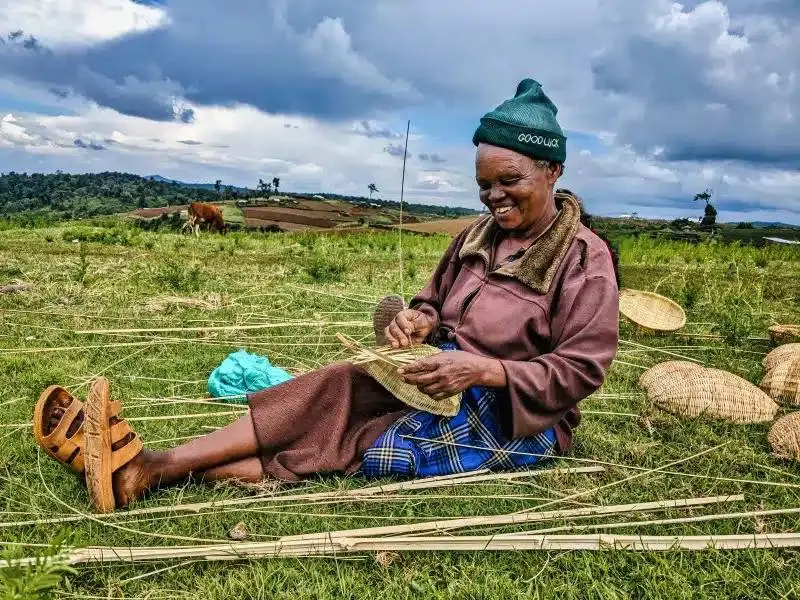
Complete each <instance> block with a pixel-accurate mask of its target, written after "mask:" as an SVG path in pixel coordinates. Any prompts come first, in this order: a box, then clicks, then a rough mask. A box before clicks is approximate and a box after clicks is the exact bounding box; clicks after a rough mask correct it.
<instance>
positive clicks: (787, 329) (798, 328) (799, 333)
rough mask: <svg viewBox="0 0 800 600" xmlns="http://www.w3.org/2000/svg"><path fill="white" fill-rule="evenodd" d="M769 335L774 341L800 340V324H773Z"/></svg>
mask: <svg viewBox="0 0 800 600" xmlns="http://www.w3.org/2000/svg"><path fill="white" fill-rule="evenodd" d="M769 337H770V338H771V339H772V341H773V342H780V343H786V342H800V325H773V326H772V327H770V328H769Z"/></svg>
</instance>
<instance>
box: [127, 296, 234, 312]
mask: <svg viewBox="0 0 800 600" xmlns="http://www.w3.org/2000/svg"><path fill="white" fill-rule="evenodd" d="M143 308H144V310H145V311H147V312H165V311H167V310H169V309H171V308H199V309H202V310H218V309H220V308H222V296H221V295H220V294H218V293H216V292H213V293H210V294H206V296H205V298H188V297H184V296H159V297H157V298H151V299H150V300H148V301H147V303H146V304H145V305H144V307H143Z"/></svg>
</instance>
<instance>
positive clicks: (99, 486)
mask: <svg viewBox="0 0 800 600" xmlns="http://www.w3.org/2000/svg"><path fill="white" fill-rule="evenodd" d="M121 411H122V404H121V403H120V402H118V401H112V400H110V398H109V383H108V379H106V378H105V377H99V378H98V379H96V380H95V381H94V382H93V383H92V386H91V388H90V389H89V396H88V398H87V400H86V422H85V424H84V436H85V438H86V441H85V444H84V452H85V462H86V487H87V489H88V490H89V496H90V498H91V499H92V504H93V505H94V507H95V509H96V510H97V511H99V512H103V513H106V512H112V511H113V510H114V509H115V508H116V503H115V500H114V485H113V476H114V473H115V472H117V471H118V470H120V469H121V468H122V467H124V466H125V465H127V464H128V463H129V462H130V461H132V460H133V459H134V458H136V457H137V456H138V455H139V453H140V452H141V451H142V449H143V448H144V444H143V443H142V440H141V438H140V437H139V436H138V435H136V433H135V432H134V431H133V430H131V428H130V425H128V422H127V421H126V420H125V419H120V418H119V414H120V412H121ZM114 417H116V418H117V420H116V422H115V423H112V422H111V421H112V419H113V418H114ZM119 444H122V446H119ZM115 446H116V449H115Z"/></svg>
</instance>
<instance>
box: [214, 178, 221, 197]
mask: <svg viewBox="0 0 800 600" xmlns="http://www.w3.org/2000/svg"><path fill="white" fill-rule="evenodd" d="M221 187H222V179H217V180H216V181H215V182H214V190H215V191H216V192H217V194H219V189H220V188H221Z"/></svg>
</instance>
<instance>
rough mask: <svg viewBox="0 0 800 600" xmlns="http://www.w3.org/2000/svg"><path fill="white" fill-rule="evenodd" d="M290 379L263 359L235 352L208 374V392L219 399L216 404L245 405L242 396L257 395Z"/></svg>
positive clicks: (247, 353)
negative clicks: (218, 402) (256, 393)
mask: <svg viewBox="0 0 800 600" xmlns="http://www.w3.org/2000/svg"><path fill="white" fill-rule="evenodd" d="M290 379H292V376H291V375H290V374H289V373H287V372H286V371H284V370H283V369H281V368H280V367H276V366H273V365H272V364H270V362H269V360H268V359H266V358H264V357H263V356H259V355H258V354H251V353H249V352H247V351H246V350H239V351H238V352H232V353H231V354H229V355H228V357H227V358H226V359H225V360H224V361H222V363H221V364H220V365H219V366H218V367H217V368H216V369H214V370H213V371H212V372H211V375H210V376H209V378H208V393H209V394H211V396H212V397H214V398H220V402H229V403H232V404H247V398H246V397H245V394H247V393H250V392H257V391H259V390H263V389H265V388H268V387H272V386H274V385H278V384H279V383H283V382H284V381H289V380H290ZM232 396H233V397H232ZM235 396H239V397H238V398H236V397H235Z"/></svg>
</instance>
